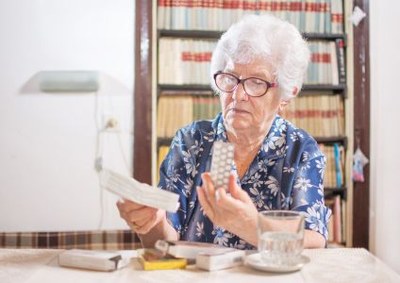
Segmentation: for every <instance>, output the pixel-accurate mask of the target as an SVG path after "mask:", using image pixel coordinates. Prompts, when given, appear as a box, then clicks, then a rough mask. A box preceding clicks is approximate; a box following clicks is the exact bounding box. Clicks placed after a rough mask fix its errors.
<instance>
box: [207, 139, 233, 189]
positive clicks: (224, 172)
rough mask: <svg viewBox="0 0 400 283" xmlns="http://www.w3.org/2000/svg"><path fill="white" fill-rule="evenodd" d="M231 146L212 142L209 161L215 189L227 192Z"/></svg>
mask: <svg viewBox="0 0 400 283" xmlns="http://www.w3.org/2000/svg"><path fill="white" fill-rule="evenodd" d="M233 149H234V148H233V144H231V143H228V142H223V141H216V142H214V146H213V155H212V161H211V178H212V180H213V182H214V186H215V187H216V188H220V187H223V188H224V189H225V190H228V182H229V175H230V172H231V168H232V163H233V156H234V151H233Z"/></svg>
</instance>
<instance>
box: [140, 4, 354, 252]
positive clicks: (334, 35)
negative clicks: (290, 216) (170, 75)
mask: <svg viewBox="0 0 400 283" xmlns="http://www.w3.org/2000/svg"><path fill="white" fill-rule="evenodd" d="M149 2H151V1H149ZM149 2H148V1H144V0H139V1H137V3H136V15H137V19H136V24H137V27H141V28H140V29H138V28H137V29H136V31H137V34H136V47H137V48H138V47H139V48H141V49H140V50H138V49H136V52H137V54H136V58H144V59H146V60H144V61H143V60H141V61H140V62H139V66H138V68H139V69H138V70H139V71H140V75H139V78H138V77H136V81H137V80H138V79H144V80H145V83H146V84H145V89H144V88H143V85H141V86H140V87H139V86H138V89H136V87H135V93H136V95H135V105H140V107H135V129H138V128H140V137H139V135H136V131H135V148H134V154H135V156H134V168H135V169H134V176H135V177H136V178H137V179H139V180H141V181H147V182H152V183H155V182H156V179H157V169H156V168H157V165H156V164H158V163H159V162H160V161H159V160H158V159H159V158H158V156H157V155H156V154H150V153H149V154H147V156H146V157H145V156H144V155H145V154H146V152H149V151H150V152H152V153H155V152H158V150H159V148H160V147H162V146H163V147H166V148H164V151H165V150H166V149H167V148H168V145H169V143H170V141H171V139H170V138H171V137H168V136H165V135H161V136H158V134H157V125H158V124H159V123H157V118H158V115H157V110H158V103H159V101H160V98H163V97H167V96H173V97H175V98H177V97H179V96H180V97H182V99H183V98H184V97H187V96H188V94H189V93H192V94H194V95H193V96H194V97H196V96H197V97H208V98H212V96H213V95H212V93H211V89H210V87H209V85H208V82H207V83H204V82H201V81H200V82H196V81H190V82H188V83H185V82H182V81H179V82H173V81H168V80H166V81H161V82H160V81H159V75H158V74H159V73H158V71H159V63H158V61H159V58H160V54H159V49H158V47H159V45H160V43H159V42H160V40H164V39H176V40H199V41H213V40H216V39H217V38H219V36H220V35H221V33H222V30H201V29H183V28H182V27H181V26H179V28H177V29H171V28H165V27H161V28H160V26H159V23H158V24H157V22H158V20H159V16H158V14H157V5H158V1H153V2H151V3H149ZM160 2H163V3H168V2H171V1H166V2H164V1H160ZM184 2H185V1H183V2H182V3H184ZM200 2H201V1H200ZM226 2H229V1H226ZM236 2H237V1H236ZM261 2H263V1H261ZM275 2H279V1H275ZM319 2H321V3H323V2H324V1H319ZM328 2H331V1H327V2H326V3H328ZM332 2H334V1H332ZM342 4H343V5H344V7H343V10H344V11H345V13H344V14H343V15H342V16H341V17H340V16H339V19H342V20H343V18H347V17H348V14H349V12H348V11H351V10H352V3H349V1H343V2H342ZM144 10H145V11H144ZM139 12H140V15H139V14H138V13H139ZM164 12H165V11H164ZM146 17H147V19H146ZM150 18H152V19H153V20H152V21H149V19H150ZM336 29H339V30H340V29H341V30H342V31H343V32H332V30H331V32H315V31H309V30H306V31H304V32H303V35H304V37H306V38H307V39H308V40H309V41H311V42H330V43H332V42H334V44H335V45H334V47H335V48H334V49H335V52H338V51H337V50H338V42H341V44H342V45H341V46H342V48H343V50H342V52H343V53H345V54H346V56H345V58H346V61H345V62H342V64H343V63H344V64H345V65H342V68H345V75H344V79H345V80H343V77H342V78H340V75H341V74H340V71H339V72H338V77H337V81H335V83H332V82H331V81H330V82H329V81H328V82H322V83H320V82H319V81H316V82H315V81H314V82H312V83H307V81H306V83H305V85H304V87H303V89H302V95H301V96H300V97H301V98H303V97H304V98H305V97H313V96H329V97H336V98H339V99H340V100H341V103H342V106H343V108H342V109H341V111H342V114H343V117H342V118H343V121H342V122H341V123H342V124H343V129H342V131H341V132H338V133H335V134H334V135H329V134H326V133H325V134H322V135H320V136H319V135H314V136H315V137H316V139H317V141H318V142H319V143H321V144H323V146H324V147H325V148H327V149H328V150H331V148H333V147H334V146H340V147H341V152H343V153H344V156H343V157H342V159H341V161H340V162H341V164H342V166H343V168H342V169H343V175H342V184H340V185H339V186H336V185H332V184H331V185H329V186H327V185H326V188H325V194H326V198H327V199H335V198H337V197H340V199H341V205H343V206H344V207H345V208H344V209H343V210H345V212H346V216H344V217H343V219H342V221H343V222H344V223H345V224H344V228H343V229H342V230H344V232H342V234H345V235H343V237H341V239H345V242H342V243H344V244H345V245H347V246H352V245H353V244H352V238H353V229H352V225H353V215H352V211H353V210H352V203H353V199H352V197H353V192H352V186H353V184H352V182H351V180H350V168H351V158H352V149H353V147H354V144H353V132H354V126H353V119H354V115H355V114H354V113H353V107H354V106H353V99H354V98H353V93H354V92H353V87H352V84H353V80H352V77H353V56H352V52H353V39H352V36H353V34H352V28H351V26H349V24H347V23H346V24H343V26H342V27H339V28H338V27H336ZM335 31H336V30H335ZM344 31H346V32H345V33H344ZM147 40H148V42H149V43H150V44H147V46H146V48H147V49H145V50H144V49H143V48H142V47H143V42H146V41H147ZM343 44H344V45H343ZM330 48H331V50H333V45H331V47H330ZM146 51H147V52H146ZM145 53H147V55H146V56H144V55H145ZM335 55H336V56H338V54H337V53H336V54H335ZM331 56H332V57H334V56H333V55H331ZM338 64H340V63H339V61H338ZM339 66H340V65H338V66H337V68H338V70H339ZM143 67H148V69H147V74H146V73H143V70H144V69H143ZM206 73H208V72H206ZM143 75H145V76H146V78H143ZM342 75H343V74H342ZM141 76H142V77H141ZM135 85H136V84H135ZM303 94H304V95H303ZM145 96H146V97H147V98H146V99H145V103H143V99H144V97H145ZM149 97H150V98H149ZM300 97H298V98H296V99H295V100H294V101H295V103H297V101H299V100H300ZM138 103H139V104H138ZM187 105H189V104H187ZM328 105H329V103H328ZM138 110H139V111H138ZM150 113H151V115H150ZM149 115H150V116H149ZM137 117H140V118H139V119H140V120H141V122H137V120H138V118H137ZM143 117H146V120H145V121H143ZM136 123H138V124H136ZM305 129H306V130H307V127H305ZM142 134H144V136H142ZM144 149H145V150H144ZM138 151H139V152H138ZM332 151H333V150H332ZM149 156H151V160H149ZM343 202H345V204H343ZM336 205H337V203H336ZM341 241H342V240H341Z"/></svg>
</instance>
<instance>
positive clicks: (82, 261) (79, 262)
mask: <svg viewBox="0 0 400 283" xmlns="http://www.w3.org/2000/svg"><path fill="white" fill-rule="evenodd" d="M129 262H130V258H125V257H122V255H121V253H119V252H112V251H94V250H79V249H73V250H67V251H64V252H62V253H61V254H59V255H58V264H59V265H60V266H64V267H73V268H82V269H89V270H97V271H113V270H117V269H120V268H122V267H124V266H126V265H128V264H129Z"/></svg>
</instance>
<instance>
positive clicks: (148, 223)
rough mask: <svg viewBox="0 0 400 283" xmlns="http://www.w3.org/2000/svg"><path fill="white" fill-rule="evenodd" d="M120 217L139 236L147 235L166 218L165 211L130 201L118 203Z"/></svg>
mask: <svg viewBox="0 0 400 283" xmlns="http://www.w3.org/2000/svg"><path fill="white" fill-rule="evenodd" d="M117 207H118V210H119V215H120V216H121V217H122V218H123V219H124V220H125V221H126V223H127V224H128V226H129V227H130V228H131V229H132V230H133V231H134V232H136V233H138V234H147V233H148V232H149V231H150V230H151V229H152V228H154V227H155V226H156V225H157V224H158V223H160V222H162V221H163V220H164V219H165V218H166V214H165V210H162V209H157V208H153V207H149V206H145V205H141V204H138V203H135V202H132V201H129V200H123V201H118V202H117Z"/></svg>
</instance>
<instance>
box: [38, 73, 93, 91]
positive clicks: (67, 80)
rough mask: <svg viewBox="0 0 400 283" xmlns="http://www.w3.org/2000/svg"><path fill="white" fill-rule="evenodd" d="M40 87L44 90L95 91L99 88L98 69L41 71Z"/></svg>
mask: <svg viewBox="0 0 400 283" xmlns="http://www.w3.org/2000/svg"><path fill="white" fill-rule="evenodd" d="M39 87H40V90H41V91H44V92H95V91H97V90H98V89H99V74H98V72H97V71H41V72H40V73H39Z"/></svg>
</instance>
